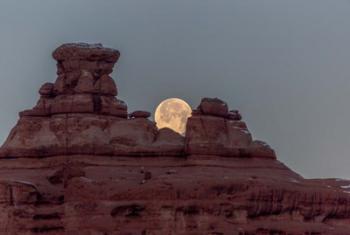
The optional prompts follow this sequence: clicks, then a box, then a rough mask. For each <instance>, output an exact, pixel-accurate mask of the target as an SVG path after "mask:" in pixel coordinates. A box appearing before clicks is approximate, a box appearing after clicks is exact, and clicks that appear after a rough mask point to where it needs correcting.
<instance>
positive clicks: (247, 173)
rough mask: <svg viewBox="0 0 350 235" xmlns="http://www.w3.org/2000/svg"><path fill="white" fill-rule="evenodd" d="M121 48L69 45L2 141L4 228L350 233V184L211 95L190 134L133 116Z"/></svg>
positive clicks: (94, 234) (177, 234) (189, 234)
mask: <svg viewBox="0 0 350 235" xmlns="http://www.w3.org/2000/svg"><path fill="white" fill-rule="evenodd" d="M119 56H120V53H119V52H118V51H116V50H114V49H110V48H105V47H103V46H102V45H101V44H92V45H91V44H64V45H62V46H60V47H59V48H57V49H56V50H55V51H54V53H53V57H54V59H56V60H57V75H58V77H57V80H56V81H55V82H54V83H45V84H44V85H43V86H42V87H41V88H40V90H39V94H40V98H39V101H38V103H37V104H36V106H35V107H34V108H32V109H29V110H26V111H23V112H21V113H20V117H19V121H18V123H17V124H16V126H15V127H14V128H13V129H12V131H11V133H10V134H9V136H8V138H7V140H6V141H5V143H4V144H3V146H2V147H1V148H0V156H1V157H0V207H1V211H0V219H1V223H0V234H10V235H23V234H24V235H26V234H27V235H35V234H47V235H63V234H69V235H73V234H80V235H117V234H118V235H119V234H120V235H127V234H128V235H131V234H132V235H165V234H167V235H203V234H208V235H209V234H210V235H255V234H256V235H349V234H350V232H349V231H350V194H349V193H350V181H347V180H340V179H313V180H311V179H305V178H303V177H302V176H300V175H298V174H297V173H295V172H293V171H292V170H291V169H289V168H288V167H286V166H285V165H284V164H282V163H281V162H279V161H278V160H277V157H276V154H275V152H274V150H273V149H272V148H271V147H270V146H269V145H267V144H266V143H264V142H263V141H259V140H254V139H253V137H252V134H251V133H250V132H249V130H248V128H247V125H246V123H245V122H244V121H243V120H242V115H241V114H240V113H239V112H238V111H237V110H232V111H229V110H230V109H229V105H228V104H227V103H226V102H224V101H222V100H220V99H218V98H204V99H202V101H201V102H200V104H199V106H198V108H197V109H196V110H193V114H192V116H191V117H190V118H189V119H188V122H187V128H186V133H185V135H184V136H183V135H180V134H178V133H176V132H174V131H172V130H171V129H168V128H164V129H160V130H158V129H157V127H156V125H155V123H154V122H153V121H152V120H150V113H149V112H147V111H135V112H132V113H130V114H128V107H127V105H126V103H125V102H123V101H122V100H120V99H118V98H116V96H117V95H118V89H117V85H116V84H115V82H114V80H113V79H112V78H111V77H110V74H111V72H112V71H113V67H114V64H115V63H116V62H117V60H118V58H119Z"/></svg>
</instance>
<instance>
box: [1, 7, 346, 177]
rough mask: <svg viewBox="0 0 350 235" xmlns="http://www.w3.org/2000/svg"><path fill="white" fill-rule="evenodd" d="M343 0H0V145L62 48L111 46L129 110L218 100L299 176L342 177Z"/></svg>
mask: <svg viewBox="0 0 350 235" xmlns="http://www.w3.org/2000/svg"><path fill="white" fill-rule="evenodd" d="M349 12H350V1H349V0H288V1H287V0H240V1H238V0H227V1H224V0H215V1H214V0H176V1H174V0H170V1H169V0H147V1H146V0H139V1H136V0H125V1H121V0H114V1H112V0H105V1H98V0H94V1H93V0H60V1H58V0H45V1H44V0H22V1H19V0H0V32H1V34H0V36H1V37H0V52H1V55H0V81H1V86H0V89H1V91H0V95H1V97H0V107H1V110H2V112H1V117H0V121H1V125H0V140H1V141H3V140H4V139H5V138H6V137H7V135H8V132H9V131H10V129H11V128H12V127H13V126H14V125H15V123H16V121H17V119H18V115H17V113H18V112H19V111H20V110H23V109H27V108H31V107H32V106H33V105H34V104H35V103H36V101H37V99H38V94H37V90H38V88H39V87H40V85H41V84H42V83H44V82H46V81H51V82H53V81H54V80H55V78H56V76H55V62H54V60H53V59H51V52H52V51H53V50H54V49H55V48H56V47H57V46H58V45H60V44H62V43H65V42H76V41H84V42H101V43H103V44H105V45H107V46H110V47H113V48H116V49H119V50H120V51H121V59H120V61H119V63H118V69H117V70H116V71H115V72H114V74H113V77H114V78H115V80H116V81H117V85H118V87H119V97H120V98H121V99H123V100H125V101H126V102H127V104H128V106H129V110H130V111H132V110H136V109H146V110H150V111H152V112H153V111H154V109H155V107H156V105H157V104H158V103H159V102H160V101H161V100H163V99H165V98H168V97H179V98H182V99H184V100H186V101H187V102H188V103H189V104H190V105H191V106H192V107H196V106H197V104H198V103H199V101H200V98H201V97H216V96H217V97H219V98H222V99H224V100H225V101H227V102H228V103H229V105H230V107H231V108H238V109H239V110H240V111H241V113H242V115H243V118H244V120H245V121H246V122H247V123H248V127H249V129H250V130H251V132H252V133H253V135H254V136H255V137H256V138H257V139H262V140H265V141H266V142H268V143H269V144H270V145H271V146H272V147H273V148H274V149H275V150H276V151H277V153H278V156H279V159H280V160H281V161H282V162H284V163H286V164H287V165H288V166H289V167H291V168H292V169H294V170H296V171H297V172H299V173H301V174H302V175H304V176H305V177H345V178H350V171H349V166H350V156H349V155H350V125H349V124H348V122H349V120H350V108H349V106H350V79H349V75H350V46H349V42H350V27H349V22H350V14H349Z"/></svg>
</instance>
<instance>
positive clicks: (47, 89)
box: [39, 82, 54, 96]
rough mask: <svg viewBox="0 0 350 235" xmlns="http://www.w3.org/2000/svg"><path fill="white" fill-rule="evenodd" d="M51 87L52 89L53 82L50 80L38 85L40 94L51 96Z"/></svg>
mask: <svg viewBox="0 0 350 235" xmlns="http://www.w3.org/2000/svg"><path fill="white" fill-rule="evenodd" d="M53 89H54V84H53V83H51V82H46V83H44V84H43V85H42V86H41V87H40V89H39V94H40V95H42V96H52V95H53Z"/></svg>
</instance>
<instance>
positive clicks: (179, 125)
mask: <svg viewBox="0 0 350 235" xmlns="http://www.w3.org/2000/svg"><path fill="white" fill-rule="evenodd" d="M191 113H192V109H191V107H190V106H189V105H188V104H187V103H186V102H185V101H183V100H181V99H178V98H169V99H166V100H163V101H162V102H161V103H160V104H159V105H158V107H157V109H156V113H155V114H154V117H155V121H156V123H157V127H158V128H159V129H161V128H165V127H167V128H170V129H172V130H174V131H176V132H178V133H180V134H181V135H183V134H185V131H186V123H187V118H189V117H190V116H191Z"/></svg>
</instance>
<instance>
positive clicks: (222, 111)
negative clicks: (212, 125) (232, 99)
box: [197, 98, 228, 117]
mask: <svg viewBox="0 0 350 235" xmlns="http://www.w3.org/2000/svg"><path fill="white" fill-rule="evenodd" d="M197 109H198V110H200V112H201V113H202V114H203V115H212V116H218V117H227V115H228V106H227V104H226V102H224V101H222V100H220V99H218V98H203V99H202V100H201V103H200V104H199V106H198V108H197Z"/></svg>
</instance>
